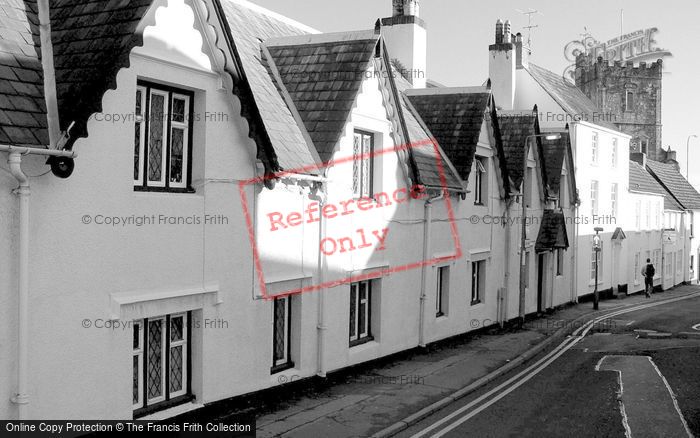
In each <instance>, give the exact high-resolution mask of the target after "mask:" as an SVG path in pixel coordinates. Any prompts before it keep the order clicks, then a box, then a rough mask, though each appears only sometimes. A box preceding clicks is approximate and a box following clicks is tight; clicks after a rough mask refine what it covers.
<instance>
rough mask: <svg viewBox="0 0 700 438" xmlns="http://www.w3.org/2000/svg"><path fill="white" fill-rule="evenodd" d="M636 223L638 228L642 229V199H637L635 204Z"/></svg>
mask: <svg viewBox="0 0 700 438" xmlns="http://www.w3.org/2000/svg"><path fill="white" fill-rule="evenodd" d="M634 224H635V228H636V229H637V230H641V229H642V201H639V200H638V201H637V202H635V204H634Z"/></svg>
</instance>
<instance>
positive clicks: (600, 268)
mask: <svg viewBox="0 0 700 438" xmlns="http://www.w3.org/2000/svg"><path fill="white" fill-rule="evenodd" d="M596 257H598V282H600V280H601V278H602V277H603V263H602V262H603V251H602V249H601V250H600V251H596V250H595V249H593V250H592V251H591V283H593V282H595V273H596V272H595V269H596Z"/></svg>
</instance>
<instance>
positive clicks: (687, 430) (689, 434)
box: [647, 356, 693, 438]
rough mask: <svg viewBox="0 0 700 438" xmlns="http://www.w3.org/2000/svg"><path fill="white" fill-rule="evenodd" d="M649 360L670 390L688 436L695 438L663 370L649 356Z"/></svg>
mask: <svg viewBox="0 0 700 438" xmlns="http://www.w3.org/2000/svg"><path fill="white" fill-rule="evenodd" d="M647 358H648V359H649V362H651V366H653V367H654V369H655V370H656V373H657V374H658V375H659V377H661V380H663V381H664V385H666V389H668V393H669V394H671V400H673V406H674V407H675V408H676V412H678V416H679V417H681V421H682V422H683V427H685V431H686V432H687V433H688V436H689V437H690V438H693V433H692V432H691V431H690V428H689V427H688V422H686V421H685V417H684V416H683V413H682V412H681V407H680V406H678V399H677V398H676V393H675V392H673V389H671V385H669V384H668V380H666V377H664V375H663V374H661V370H659V367H657V366H656V364H655V363H654V361H653V360H651V358H650V357H648V356H647Z"/></svg>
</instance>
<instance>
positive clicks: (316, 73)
mask: <svg viewBox="0 0 700 438" xmlns="http://www.w3.org/2000/svg"><path fill="white" fill-rule="evenodd" d="M335 36H336V37H337V38H333V37H332V36H331V35H328V34H325V35H324V34H321V35H309V36H306V37H304V40H303V41H299V38H281V39H273V40H268V41H266V42H265V43H264V44H265V45H266V46H267V49H268V50H269V52H270V55H271V56H272V60H273V62H274V65H275V67H276V68H277V70H278V71H279V74H280V77H281V79H282V82H283V83H284V87H285V88H286V90H287V92H289V95H290V96H291V98H292V100H293V102H294V106H295V107H296V110H297V111H298V112H299V115H300V116H301V119H302V121H303V123H304V125H305V127H306V130H307V131H308V133H309V135H310V136H311V139H312V141H313V144H314V145H315V146H316V150H317V151H318V154H319V156H320V158H321V160H322V161H323V162H326V161H328V160H330V159H331V157H332V155H333V152H334V149H335V147H336V145H337V143H338V140H339V139H340V137H341V135H342V134H343V129H344V127H345V125H346V123H347V121H348V119H349V117H350V113H351V111H352V109H353V106H354V104H355V99H356V98H357V95H358V93H359V91H360V86H361V85H362V82H363V79H364V78H365V74H364V73H365V72H366V71H367V70H368V68H369V64H370V61H371V60H372V58H373V57H374V55H375V53H376V50H377V44H378V42H379V35H378V34H375V33H374V32H369V33H364V34H362V35H357V36H358V38H345V36H346V34H335Z"/></svg>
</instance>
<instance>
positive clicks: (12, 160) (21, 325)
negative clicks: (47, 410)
mask: <svg viewBox="0 0 700 438" xmlns="http://www.w3.org/2000/svg"><path fill="white" fill-rule="evenodd" d="M0 152H9V158H8V160H7V164H8V165H9V167H10V173H11V174H12V176H13V177H15V179H16V180H17V182H18V184H19V187H17V188H16V189H15V190H13V193H14V194H16V195H17V196H18V197H19V254H18V263H19V266H18V293H17V295H18V318H17V350H18V351H17V392H16V393H15V394H14V395H13V396H12V397H11V398H10V400H11V401H12V402H13V403H14V404H16V405H17V408H18V417H19V419H20V420H25V419H27V405H28V404H29V394H28V391H27V390H28V388H27V380H28V370H29V355H28V349H29V324H28V320H29V318H28V316H29V196H30V194H31V191H30V187H29V177H27V175H25V174H24V172H23V171H22V156H23V155H28V154H33V155H43V156H55V157H67V158H74V157H76V154H75V153H74V152H72V151H57V150H53V149H38V148H26V147H16V146H6V145H0Z"/></svg>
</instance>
